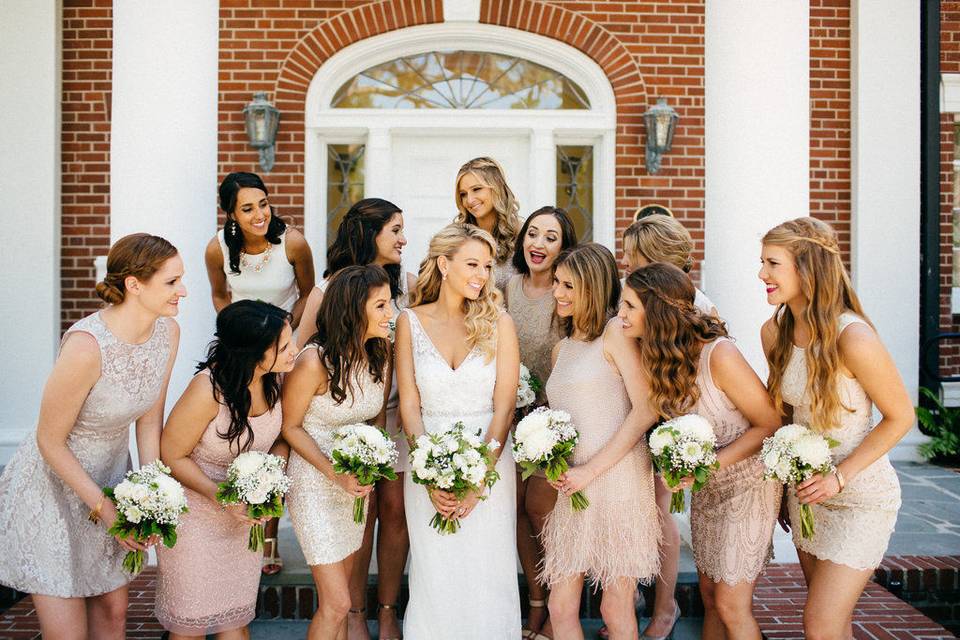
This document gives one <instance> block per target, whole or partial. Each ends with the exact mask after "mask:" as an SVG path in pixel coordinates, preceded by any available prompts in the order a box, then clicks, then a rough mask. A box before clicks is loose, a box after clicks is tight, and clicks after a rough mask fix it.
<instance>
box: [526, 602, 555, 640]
mask: <svg viewBox="0 0 960 640" xmlns="http://www.w3.org/2000/svg"><path fill="white" fill-rule="evenodd" d="M546 606H547V601H546V600H533V599H531V600H530V608H531V609H543V608H545V607H546ZM544 623H546V618H545V619H544ZM540 627H541V628H543V625H540ZM520 636H521V637H522V638H523V639H524V640H552V638H550V637H549V636H545V635H543V634H542V633H540V632H539V631H533V630H532V629H521V630H520Z"/></svg>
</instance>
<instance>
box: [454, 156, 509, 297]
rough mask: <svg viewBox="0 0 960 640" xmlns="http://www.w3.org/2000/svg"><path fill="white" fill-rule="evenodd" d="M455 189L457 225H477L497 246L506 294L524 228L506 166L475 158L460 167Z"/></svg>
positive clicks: (499, 280)
mask: <svg viewBox="0 0 960 640" xmlns="http://www.w3.org/2000/svg"><path fill="white" fill-rule="evenodd" d="M455 184H456V186H455V193H456V201H457V211H459V213H458V214H457V216H456V218H454V222H467V223H469V224H474V225H476V226H478V227H480V228H481V229H483V230H484V231H486V232H487V233H489V234H490V235H492V236H493V239H494V240H495V241H496V243H497V255H496V256H495V258H496V268H495V269H494V274H493V277H494V283H495V284H496V286H497V289H500V290H501V291H503V288H504V287H505V286H506V285H507V281H508V280H510V278H511V277H512V276H513V275H514V274H515V273H516V271H515V269H514V265H513V264H512V263H511V257H512V256H513V247H514V244H515V242H516V238H517V229H519V228H520V218H519V216H518V215H517V212H518V211H519V210H520V205H519V203H518V202H517V198H516V196H514V195H513V191H511V190H510V186H509V185H508V184H507V177H506V174H504V172H503V167H501V166H500V163H498V162H497V161H496V160H494V159H493V158H474V159H473V160H471V161H470V162H468V163H466V164H465V165H463V166H462V167H460V171H458V172H457V180H456V183H455Z"/></svg>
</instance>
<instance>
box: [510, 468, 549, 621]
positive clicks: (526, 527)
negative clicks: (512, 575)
mask: <svg viewBox="0 0 960 640" xmlns="http://www.w3.org/2000/svg"><path fill="white" fill-rule="evenodd" d="M541 554H542V551H541V549H540V545H539V544H538V543H537V540H536V538H535V537H534V533H533V526H532V524H531V523H530V517H529V516H528V515H527V482H525V481H524V480H522V479H521V478H520V473H519V472H518V473H517V555H518V556H519V557H520V566H521V567H522V568H523V576H524V578H526V580H527V590H528V592H529V594H530V600H532V601H537V600H544V599H545V598H546V595H547V591H546V589H544V588H543V586H542V585H540V583H539V582H537V563H539V562H540V558H541V557H542V555H541ZM546 616H547V612H546V609H541V608H539V607H530V616H529V618H528V619H527V626H526V627H524V628H525V629H528V630H529V629H532V630H533V631H539V630H540V627H541V626H542V625H543V620H544V618H546Z"/></svg>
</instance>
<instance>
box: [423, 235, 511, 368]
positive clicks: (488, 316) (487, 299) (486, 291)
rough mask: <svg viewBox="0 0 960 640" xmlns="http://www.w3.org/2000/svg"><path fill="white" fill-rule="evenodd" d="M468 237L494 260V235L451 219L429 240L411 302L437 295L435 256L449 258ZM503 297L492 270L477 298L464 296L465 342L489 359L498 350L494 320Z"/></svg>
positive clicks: (439, 279)
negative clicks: (483, 247)
mask: <svg viewBox="0 0 960 640" xmlns="http://www.w3.org/2000/svg"><path fill="white" fill-rule="evenodd" d="M470 240H476V241H478V242H482V243H483V244H485V245H486V246H487V248H488V249H489V250H490V257H491V259H493V260H494V261H495V260H496V259H497V258H496V256H497V243H496V241H494V239H493V236H491V235H490V234H489V233H487V232H486V231H484V230H483V229H481V228H480V227H476V226H474V225H472V224H465V223H462V222H454V223H452V224H448V225H447V226H446V227H444V228H443V229H441V230H440V231H438V232H437V234H436V235H435V236H433V238H431V239H430V247H429V249H427V257H426V258H424V259H423V262H421V263H420V273H419V275H418V276H417V283H416V285H414V288H413V291H412V292H411V293H410V305H409V306H411V307H416V306H419V305H422V304H429V303H431V302H436V300H437V298H439V297H440V286H441V284H442V282H443V274H441V273H440V268H439V267H438V266H437V258H439V257H440V256H446V258H447V259H448V260H449V259H451V258H453V256H454V255H455V254H456V253H457V252H458V251H459V250H460V247H462V246H463V245H464V244H466V243H467V242H468V241H470ZM501 300H502V296H501V295H500V292H499V291H498V290H497V288H496V287H495V286H494V278H493V273H491V274H490V277H489V278H487V281H486V283H484V285H483V289H482V290H481V291H480V295H479V297H477V299H476V300H470V299H469V298H464V300H463V311H464V313H465V314H466V317H465V318H464V324H465V325H466V327H467V344H468V345H469V346H470V348H471V349H474V348H477V347H479V348H480V350H481V351H482V352H483V354H484V357H486V359H487V360H488V361H489V360H490V359H491V358H492V357H493V356H494V355H495V353H496V350H497V339H496V336H497V333H496V329H497V320H498V318H499V317H500V309H501V306H502V303H501Z"/></svg>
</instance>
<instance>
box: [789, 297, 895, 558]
mask: <svg viewBox="0 0 960 640" xmlns="http://www.w3.org/2000/svg"><path fill="white" fill-rule="evenodd" d="M854 322H863V320H862V319H861V318H859V317H858V316H856V315H855V314H853V313H850V312H846V313H844V314H842V315H841V316H840V319H839V324H840V333H843V330H844V329H846V328H847V327H848V326H850V325H851V324H853V323H854ZM864 324H866V323H864ZM837 383H838V384H839V385H840V402H841V404H842V407H847V408H850V409H853V411H852V412H851V411H846V410H844V409H843V408H842V407H841V409H840V424H839V425H837V426H836V427H835V428H833V429H830V430H828V431H825V432H824V434H825V435H828V436H830V437H831V438H833V439H834V440H837V441H839V442H840V444H839V445H838V446H836V447H834V448H833V449H831V454H832V456H833V463H834V464H839V463H840V462H842V461H843V460H844V459H845V458H846V457H847V456H848V455H850V452H851V451H853V450H854V449H856V448H857V446H859V444H860V443H861V442H862V441H863V439H864V438H865V437H866V436H867V434H868V433H870V431H871V430H873V426H874V425H873V401H872V400H871V399H870V397H869V396H868V395H867V392H866V391H865V390H864V389H863V387H862V386H861V385H860V383H859V382H858V381H857V380H856V378H848V377H846V376H845V375H843V373H840V374H839V375H838V380H837ZM806 386H807V365H806V361H805V359H804V349H802V348H800V347H797V346H794V347H793V353H792V354H791V355H790V360H789V362H787V367H786V369H785V370H784V373H783V401H784V402H786V403H787V404H789V405H791V406H792V407H793V419H794V422H796V423H798V424H806V425H808V424H810V397H809V394H808V393H807V390H806ZM787 507H788V508H789V510H790V522H791V523H793V526H792V527H791V529H792V530H793V542H794V544H795V545H796V546H797V548H798V549H800V550H801V551H804V552H806V553H809V554H811V555H813V556H815V557H817V558H819V559H820V560H830V561H831V562H835V563H837V564H843V565H846V566H848V567H852V568H854V569H857V570H861V571H862V570H866V569H875V568H876V567H877V566H879V564H880V561H881V560H883V554H884V552H885V551H886V550H887V545H888V544H889V542H890V535H891V534H892V533H893V527H894V524H896V521H897V511H899V510H900V481H899V480H898V479H897V472H896V471H895V470H894V468H893V465H891V464H890V459H889V458H888V457H887V455H886V454H884V455H882V456H881V457H879V458H878V459H877V460H876V461H875V462H874V463H873V464H871V465H870V466H868V467H867V468H866V469H864V470H863V471H861V472H860V473H859V474H857V476H856V477H854V478H850V479H849V480H847V483H846V487H845V488H844V490H843V491H842V492H841V493H838V494H837V495H835V496H833V497H832V498H830V499H829V500H824V501H823V502H821V503H819V504H815V505H812V507H813V518H814V522H815V534H814V536H813V538H811V539H809V540H805V539H804V538H803V536H801V535H800V526H799V522H800V504H799V502H798V501H797V495H796V491H793V490H790V491H788V492H787Z"/></svg>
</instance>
